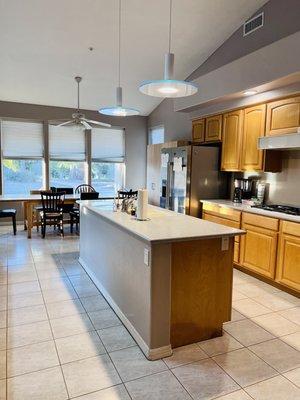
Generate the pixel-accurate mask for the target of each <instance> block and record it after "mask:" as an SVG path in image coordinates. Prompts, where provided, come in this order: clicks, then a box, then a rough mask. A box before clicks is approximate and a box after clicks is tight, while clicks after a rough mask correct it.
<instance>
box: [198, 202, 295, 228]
mask: <svg viewBox="0 0 300 400" xmlns="http://www.w3.org/2000/svg"><path fill="white" fill-rule="evenodd" d="M201 202H202V203H212V204H217V205H219V206H222V207H228V208H233V209H234V210H238V211H245V212H249V213H252V214H260V215H265V216H266V217H271V218H278V219H283V220H286V221H292V222H300V216H299V215H289V214H284V213H281V212H276V211H267V210H262V209H260V208H254V207H251V206H248V205H246V204H240V203H234V202H233V201H231V200H222V199H219V200H215V199H212V200H201Z"/></svg>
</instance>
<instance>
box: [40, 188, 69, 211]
mask: <svg viewBox="0 0 300 400" xmlns="http://www.w3.org/2000/svg"><path fill="white" fill-rule="evenodd" d="M41 198H42V206H43V211H44V212H45V213H47V212H48V213H49V212H60V211H62V207H63V205H64V201H65V192H56V193H49V192H46V191H42V192H41Z"/></svg>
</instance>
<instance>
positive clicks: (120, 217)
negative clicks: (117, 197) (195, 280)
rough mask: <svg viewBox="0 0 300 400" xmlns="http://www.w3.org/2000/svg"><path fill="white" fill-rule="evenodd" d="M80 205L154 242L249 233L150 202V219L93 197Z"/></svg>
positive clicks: (147, 240)
mask: <svg viewBox="0 0 300 400" xmlns="http://www.w3.org/2000/svg"><path fill="white" fill-rule="evenodd" d="M80 206H81V207H82V208H83V209H82V212H83V214H84V207H86V208H88V209H89V210H91V211H92V212H94V213H95V214H97V216H99V217H101V218H103V219H105V220H107V221H109V222H111V223H112V224H115V225H117V226H118V227H120V228H122V229H125V230H126V231H129V232H131V233H132V234H133V235H135V236H137V237H139V238H140V239H142V240H144V241H146V242H151V243H158V242H175V241H186V240H196V239H209V238H218V237H226V236H228V237H232V236H236V235H242V234H244V233H245V232H244V231H242V230H240V229H234V228H230V227H226V226H223V225H219V224H215V223H213V222H209V221H204V220H202V219H199V218H195V217H191V216H189V215H183V214H178V213H176V212H174V211H169V210H165V209H163V208H160V207H155V206H150V205H149V211H148V217H149V220H148V221H138V220H137V219H136V218H135V217H132V216H130V215H128V214H127V213H124V212H120V211H118V212H114V211H113V210H112V206H110V207H108V206H106V207H103V206H102V205H101V204H99V203H98V204H97V201H93V200H89V201H82V202H80Z"/></svg>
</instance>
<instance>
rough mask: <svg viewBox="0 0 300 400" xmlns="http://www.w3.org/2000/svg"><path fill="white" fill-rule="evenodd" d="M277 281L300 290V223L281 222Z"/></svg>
mask: <svg viewBox="0 0 300 400" xmlns="http://www.w3.org/2000/svg"><path fill="white" fill-rule="evenodd" d="M285 228H286V229H285ZM289 228H291V229H289ZM276 281H277V282H279V283H282V284H283V285H286V286H288V287H290V288H292V289H296V290H298V291H300V224H296V223H292V222H286V221H283V222H282V223H281V230H280V235H279V248H278V259H277V271H276Z"/></svg>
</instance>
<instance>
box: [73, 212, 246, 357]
mask: <svg viewBox="0 0 300 400" xmlns="http://www.w3.org/2000/svg"><path fill="white" fill-rule="evenodd" d="M161 214H163V215H161ZM172 214H174V216H173V215H172ZM107 215H108V214H105V213H101V214H99V212H97V210H96V209H95V208H93V207H84V206H81V217H80V224H81V226H80V263H81V264H82V266H83V267H84V268H85V270H86V271H87V273H88V274H89V275H90V277H91V278H92V280H93V281H94V283H95V284H96V286H97V287H98V288H99V290H100V291H101V293H102V294H103V296H104V297H105V298H106V300H107V301H108V303H109V304H110V305H111V307H112V308H113V310H114V311H115V313H116V314H117V315H118V317H119V318H120V320H121V321H122V322H123V324H124V325H125V326H126V328H127V329H128V331H129V332H130V333H131V334H132V336H133V338H134V339H135V340H136V342H137V344H138V345H139V347H140V348H141V349H142V351H143V352H144V354H145V355H146V357H147V358H148V359H150V360H156V359H159V358H163V357H167V356H170V355H171V354H172V348H175V347H179V346H182V345H186V344H190V343H195V342H198V341H201V340H206V339H209V338H212V337H216V336H221V335H222V324H223V323H224V322H225V321H229V320H230V315H231V293H232V273H233V242H234V234H236V233H237V234H238V232H241V231H237V230H234V229H232V228H227V227H221V231H218V232H221V234H219V235H217V234H216V237H214V236H212V235H211V232H210V229H212V228H214V229H215V227H217V228H218V229H220V228H219V227H218V226H217V225H216V224H212V223H209V222H205V221H201V220H199V223H200V224H201V227H203V229H204V231H205V235H204V237H203V238H198V237H196V238H195V239H194V238H192V240H187V239H186V238H180V237H179V238H176V240H175V239H173V240H147V236H146V235H144V232H142V233H141V234H137V233H136V232H133V231H132V229H131V230H129V229H125V227H124V226H123V224H125V222H124V220H125V219H126V218H127V219H128V224H129V225H130V224H133V225H134V226H136V225H135V224H139V225H137V226H138V229H142V230H143V229H144V227H148V226H149V225H147V224H150V222H151V224H152V227H151V228H155V229H158V227H159V226H160V224H161V222H162V221H161V219H162V218H163V219H164V220H165V223H166V224H167V223H170V224H173V223H175V222H176V223H178V221H179V222H181V223H183V222H185V221H186V220H185V219H188V222H190V223H191V225H193V223H195V221H193V220H196V219H195V218H193V217H187V216H176V214H175V213H172V212H166V211H159V212H157V213H156V212H155V210H153V213H152V215H151V221H149V222H138V221H134V220H133V219H132V217H130V216H128V215H124V216H123V215H121V216H119V215H113V214H112V213H111V214H109V218H108V217H107ZM182 217H184V219H183V218H182ZM114 218H118V219H119V220H118V221H117V222H118V223H116V222H115V220H113V219H114ZM173 218H175V219H173ZM178 218H179V220H178ZM181 218H182V219H181ZM168 219H169V220H168ZM196 223H197V224H198V221H196ZM207 224H209V225H207ZM145 229H146V228H145ZM228 232H229V233H228ZM222 233H223V234H222ZM226 234H227V235H226ZM209 235H210V236H209ZM170 236H171V232H170ZM224 239H225V240H224Z"/></svg>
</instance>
